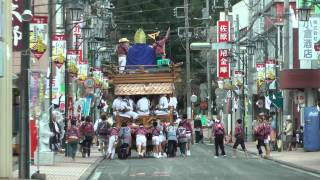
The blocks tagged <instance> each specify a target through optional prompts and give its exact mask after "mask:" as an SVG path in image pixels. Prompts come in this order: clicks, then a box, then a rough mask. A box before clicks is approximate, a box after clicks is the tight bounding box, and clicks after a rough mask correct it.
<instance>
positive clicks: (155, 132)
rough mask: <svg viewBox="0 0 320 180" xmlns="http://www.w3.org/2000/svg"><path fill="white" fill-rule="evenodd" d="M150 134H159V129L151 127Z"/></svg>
mask: <svg viewBox="0 0 320 180" xmlns="http://www.w3.org/2000/svg"><path fill="white" fill-rule="evenodd" d="M152 135H153V136H159V135H160V131H159V129H158V128H153V129H152Z"/></svg>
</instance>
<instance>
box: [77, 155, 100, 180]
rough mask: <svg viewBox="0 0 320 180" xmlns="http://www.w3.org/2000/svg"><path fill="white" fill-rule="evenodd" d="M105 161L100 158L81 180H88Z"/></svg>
mask: <svg viewBox="0 0 320 180" xmlns="http://www.w3.org/2000/svg"><path fill="white" fill-rule="evenodd" d="M102 161H103V157H98V158H97V159H96V161H95V162H94V163H93V164H91V165H90V166H89V168H88V169H87V170H86V171H85V172H84V173H83V174H82V175H81V176H80V178H79V179H80V180H87V179H89V177H90V176H91V175H92V174H93V173H94V172H95V170H96V169H97V167H98V165H99V164H100V163H101V162H102Z"/></svg>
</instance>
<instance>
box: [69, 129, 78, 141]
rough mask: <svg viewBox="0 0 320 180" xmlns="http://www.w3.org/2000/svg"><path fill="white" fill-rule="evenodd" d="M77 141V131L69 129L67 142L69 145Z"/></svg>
mask: <svg viewBox="0 0 320 180" xmlns="http://www.w3.org/2000/svg"><path fill="white" fill-rule="evenodd" d="M78 140H79V137H78V132H77V129H73V128H72V129H69V131H68V139H67V141H68V142H69V143H70V142H77V141H78Z"/></svg>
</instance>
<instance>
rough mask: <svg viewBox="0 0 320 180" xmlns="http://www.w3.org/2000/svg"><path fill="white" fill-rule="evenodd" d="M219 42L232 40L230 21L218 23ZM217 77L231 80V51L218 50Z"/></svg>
mask: <svg viewBox="0 0 320 180" xmlns="http://www.w3.org/2000/svg"><path fill="white" fill-rule="evenodd" d="M217 28H218V29H217V35H218V38H217V41H218V43H227V42H229V40H230V23H229V21H218V23H217ZM217 77H218V78H224V79H229V78H230V63H229V50H228V49H218V55H217Z"/></svg>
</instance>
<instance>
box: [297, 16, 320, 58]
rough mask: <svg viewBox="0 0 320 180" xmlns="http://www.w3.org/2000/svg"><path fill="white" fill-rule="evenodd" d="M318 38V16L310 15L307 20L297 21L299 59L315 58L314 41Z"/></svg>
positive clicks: (319, 30)
mask: <svg viewBox="0 0 320 180" xmlns="http://www.w3.org/2000/svg"><path fill="white" fill-rule="evenodd" d="M319 39H320V18H318V17H310V19H309V21H308V22H301V21H300V22H299V59H300V60H316V59H317V52H316V51H315V49H314V43H316V42H317V41H319Z"/></svg>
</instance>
